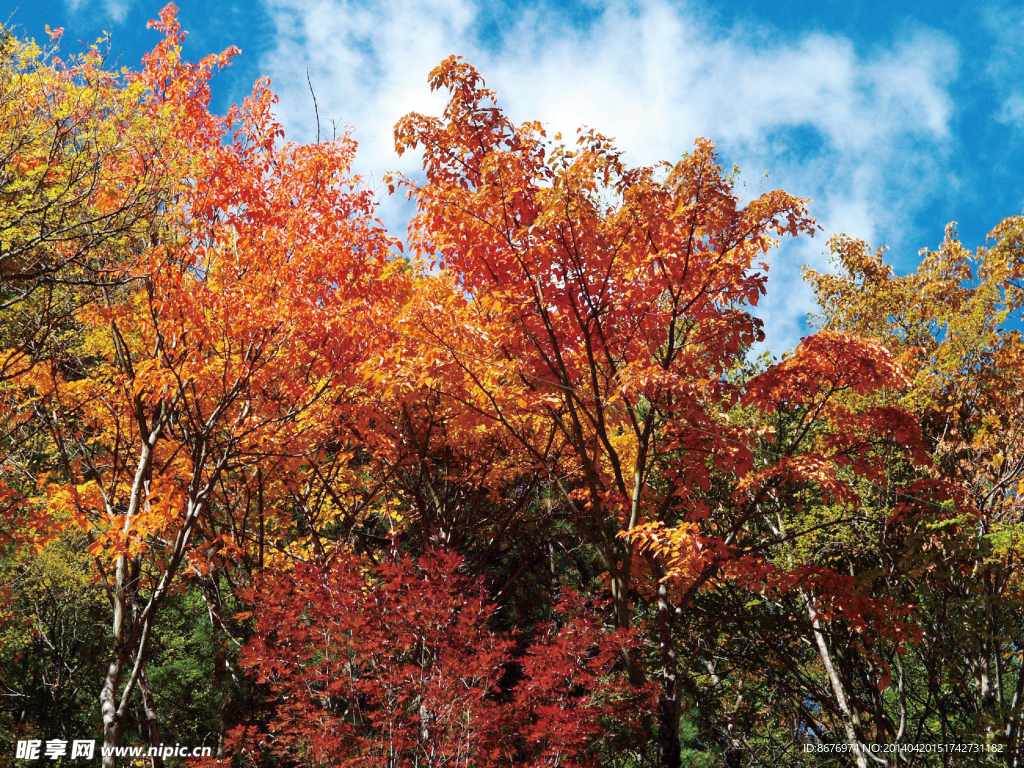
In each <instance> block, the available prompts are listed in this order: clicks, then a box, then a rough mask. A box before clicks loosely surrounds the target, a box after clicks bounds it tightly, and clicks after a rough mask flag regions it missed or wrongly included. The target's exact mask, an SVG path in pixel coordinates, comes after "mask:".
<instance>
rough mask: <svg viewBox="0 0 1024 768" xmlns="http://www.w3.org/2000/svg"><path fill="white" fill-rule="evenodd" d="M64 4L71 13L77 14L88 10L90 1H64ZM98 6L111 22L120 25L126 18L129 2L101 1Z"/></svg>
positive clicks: (116, 0) (117, 0) (125, 0)
mask: <svg viewBox="0 0 1024 768" xmlns="http://www.w3.org/2000/svg"><path fill="white" fill-rule="evenodd" d="M65 4H66V5H67V7H68V9H69V10H70V11H71V12H72V13H78V12H79V11H82V10H88V8H89V6H90V5H92V2H91V0H65ZM99 5H102V6H103V10H104V11H105V12H106V14H107V16H108V17H109V18H110V20H111V21H113V22H115V23H117V24H120V23H121V22H123V21H124V20H125V18H126V17H127V16H128V10H129V9H130V8H131V0H101V2H100V3H99Z"/></svg>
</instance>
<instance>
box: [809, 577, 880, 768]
mask: <svg viewBox="0 0 1024 768" xmlns="http://www.w3.org/2000/svg"><path fill="white" fill-rule="evenodd" d="M800 596H801V597H802V598H803V601H804V604H805V605H806V606H807V613H808V615H810V617H811V627H812V630H813V633H814V642H815V645H817V646H818V655H819V656H820V657H821V663H822V664H823V665H824V667H825V672H826V674H827V675H828V680H829V683H831V685H832V692H833V694H835V697H836V703H837V704H838V705H839V712H840V713H841V715H842V720H843V730H844V731H845V732H846V741H847V743H848V744H849V745H850V749H852V750H853V755H854V758H855V759H856V761H857V768H867V767H868V760H867V757H866V756H865V754H864V752H863V751H862V749H861V743H860V739H859V738H858V737H857V728H856V715H855V714H854V712H853V710H851V709H850V705H849V703H848V702H847V700H846V692H845V691H844V690H843V681H842V680H840V679H839V673H838V672H836V668H835V665H834V664H833V663H832V654H831V653H830V652H829V650H828V642H827V641H826V639H825V633H824V632H822V631H821V622H820V621H818V612H817V611H816V610H814V603H813V602H812V600H813V598H812V597H811V596H810V595H808V594H806V593H804V592H803V591H801V592H800Z"/></svg>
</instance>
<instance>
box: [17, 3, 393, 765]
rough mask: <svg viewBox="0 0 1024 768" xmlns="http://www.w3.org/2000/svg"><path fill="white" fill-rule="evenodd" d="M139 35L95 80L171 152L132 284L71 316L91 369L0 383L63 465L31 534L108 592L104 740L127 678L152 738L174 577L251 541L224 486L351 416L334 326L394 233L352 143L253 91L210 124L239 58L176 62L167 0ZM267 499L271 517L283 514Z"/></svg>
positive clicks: (290, 460) (122, 709)
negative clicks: (313, 127) (312, 131)
mask: <svg viewBox="0 0 1024 768" xmlns="http://www.w3.org/2000/svg"><path fill="white" fill-rule="evenodd" d="M156 27H157V29H158V30H160V31H161V32H162V33H163V34H164V40H163V41H162V42H161V43H160V44H159V45H158V46H157V47H156V48H155V49H154V51H153V52H152V53H150V54H148V55H147V57H146V59H145V61H144V67H143V68H142V70H140V71H139V72H138V73H128V74H125V75H124V77H123V80H121V81H119V80H116V79H113V78H109V79H106V80H103V79H101V80H100V84H101V85H102V86H103V87H105V88H108V89H112V90H115V91H116V90H117V89H125V90H127V91H128V92H130V93H131V94H132V98H134V99H135V100H137V101H138V102H139V105H140V106H139V108H140V110H142V111H144V112H145V113H146V115H145V118H146V119H149V120H152V121H155V122H158V123H162V124H163V125H164V126H165V128H164V133H165V135H166V136H167V137H168V141H169V142H170V145H169V146H166V147H159V148H156V149H153V151H154V153H155V154H156V155H157V156H158V157H159V159H160V160H161V162H162V163H163V174H164V175H165V178H164V183H165V185H166V188H165V191H164V198H163V203H162V210H161V211H160V216H159V218H158V219H156V220H154V221H153V222H151V224H150V227H151V228H150V236H149V238H148V239H147V240H146V241H145V242H144V243H141V244H136V245H137V246H138V247H139V248H140V250H138V251H137V252H136V253H134V254H133V259H132V271H131V272H130V274H129V278H130V279H128V280H126V281H124V282H123V284H122V285H119V286H116V287H115V288H113V289H110V290H106V291H105V292H104V294H103V297H102V299H103V300H102V301H100V302H92V303H89V304H87V305H84V306H83V307H81V308H80V309H79V310H78V311H77V313H76V319H77V321H78V322H80V323H81V325H82V335H81V337H80V338H79V339H78V350H77V351H78V355H79V356H80V357H83V358H88V359H90V360H91V361H93V364H91V365H90V366H88V367H78V368H71V369H69V368H68V367H66V366H60V365H57V364H51V365H48V366H44V367H40V366H36V367H34V368H32V369H30V370H28V371H26V372H25V373H24V374H23V375H21V376H18V377H16V378H15V379H14V380H12V381H11V382H9V384H10V388H9V390H8V392H9V396H10V397H11V398H12V399H13V400H14V401H16V402H20V403H22V404H28V405H29V406H30V408H31V413H32V416H33V417H34V419H35V424H36V425H39V424H41V425H42V428H43V430H44V431H45V433H46V434H47V435H48V440H49V450H50V451H52V453H53V454H54V455H55V456H56V457H58V463H59V471H58V472H55V473H53V474H50V475H45V476H41V477H40V478H39V479H38V496H37V497H36V499H35V500H34V501H33V502H32V503H33V504H35V505H36V506H37V508H38V510H39V514H38V516H37V519H38V521H39V523H38V528H39V530H40V537H41V539H44V538H45V537H46V536H52V535H53V533H54V532H56V531H60V530H61V529H66V528H70V527H77V528H81V529H83V530H85V531H86V532H87V533H88V536H89V541H90V542H91V544H90V547H89V551H90V554H91V555H92V556H93V557H94V558H95V563H96V567H97V569H98V572H99V575H100V578H101V581H102V582H103V584H104V587H105V589H106V592H107V595H108V597H109V599H110V603H111V607H112V618H111V644H110V654H109V665H108V670H107V673H106V679H105V681H104V683H103V685H102V689H101V691H100V692H99V699H100V704H101V710H102V716H103V723H104V743H105V744H106V745H107V746H112V745H116V744H117V743H118V740H119V738H120V731H121V724H122V722H123V720H124V718H125V714H126V711H127V707H128V706H129V703H130V702H131V700H132V698H133V696H134V695H135V692H136V691H137V690H138V691H141V696H142V701H143V704H144V707H145V709H146V712H147V718H148V720H149V730H150V732H149V740H150V741H151V742H156V743H158V742H159V741H160V737H159V728H158V726H159V722H158V716H157V713H156V712H155V709H154V704H153V696H152V691H151V688H150V685H149V681H148V678H147V667H146V653H147V644H148V641H149V638H150V636H151V633H152V632H153V627H154V623H155V622H156V621H157V617H158V615H159V612H160V610H161V606H162V605H163V604H164V602H165V600H166V599H167V597H168V595H169V594H170V593H171V591H172V590H174V589H175V584H176V583H178V582H179V581H180V579H181V578H182V577H183V576H187V575H191V576H194V577H197V578H200V577H203V576H204V575H205V574H208V573H209V571H210V569H211V568H214V567H217V566H220V565H224V564H226V563H230V562H231V561H232V558H235V557H237V554H238V552H239V551H240V550H241V548H242V547H244V546H246V544H247V543H248V541H247V539H246V538H245V536H246V535H247V534H244V533H243V531H247V530H248V528H247V523H246V519H243V518H242V517H239V518H238V519H237V522H236V524H235V525H234V526H231V525H225V524H223V522H221V521H223V520H224V518H231V517H233V516H235V515H236V514H237V515H245V514H246V513H247V511H248V510H247V508H246V507H245V505H244V504H241V503H240V499H239V498H238V497H237V496H236V495H235V494H233V493H232V490H233V489H237V488H238V487H240V484H241V485H244V483H241V481H240V478H246V477H250V478H251V477H253V476H255V475H260V474H262V472H263V471H266V472H268V473H280V475H281V477H280V478H279V482H278V484H277V485H276V486H274V487H275V488H278V489H284V488H288V487H289V486H291V485H294V484H295V483H296V482H297V480H296V479H295V476H294V472H295V470H296V468H297V467H298V466H299V465H300V464H302V463H303V461H304V460H305V459H306V458H308V457H309V456H310V455H314V456H315V455H317V454H319V453H322V452H323V451H324V450H326V449H327V448H328V447H329V446H331V445H335V444H336V443H337V436H338V431H339V429H340V428H341V425H342V423H343V422H344V421H345V420H346V418H349V417H350V416H351V414H349V416H346V412H345V406H346V405H347V404H350V400H351V398H350V397H347V396H346V395H345V389H346V383H347V382H349V381H350V380H351V378H352V375H353V374H352V371H353V368H354V366H355V364H356V363H357V362H358V361H359V360H360V359H361V358H362V356H363V355H364V354H365V353H366V351H367V350H368V349H372V347H373V345H374V343H375V340H374V337H373V336H372V335H368V334H366V333H364V332H358V333H353V332H351V328H350V327H349V326H347V325H346V322H347V320H348V319H349V318H351V317H355V318H358V317H360V316H365V317H371V318H372V317H375V316H377V314H378V313H385V312H386V307H387V305H388V303H389V302H391V301H393V300H395V299H396V298H398V297H399V296H400V295H401V287H400V281H399V280H398V278H397V276H398V275H399V274H400V270H399V269H398V268H396V267H395V266H394V265H393V263H392V262H391V259H390V246H391V240H390V239H388V238H387V237H386V236H385V235H384V234H383V232H382V230H381V227H380V226H379V224H378V223H377V222H376V221H375V220H374V219H373V218H372V198H371V196H370V194H369V193H368V192H366V191H365V190H363V189H361V188H360V187H359V185H358V180H357V179H355V178H353V177H351V176H350V175H349V174H348V166H349V164H350V162H351V158H352V155H353V152H354V144H353V143H352V142H351V140H349V139H348V138H347V137H343V138H340V139H338V140H336V141H334V142H331V143H329V144H323V145H316V146H308V147H303V146H296V145H290V144H281V142H280V139H281V130H280V127H279V126H278V125H276V124H275V123H274V122H273V119H272V114H271V108H272V105H273V103H274V96H273V95H272V94H271V93H270V91H269V90H268V89H267V87H266V83H265V82H261V83H258V84H257V87H256V89H255V91H254V93H253V95H252V97H251V98H250V99H247V100H246V102H245V104H244V105H243V106H242V107H240V108H234V109H232V110H231V111H230V112H229V114H228V115H227V116H226V117H223V118H221V117H216V116H214V115H212V114H211V113H210V112H209V111H208V101H209V88H208V85H207V82H208V80H209V78H210V77H211V75H212V74H213V72H214V71H216V69H217V68H219V67H221V66H224V65H225V64H226V63H227V62H228V60H229V59H230V57H231V55H232V54H233V53H234V51H232V50H229V51H226V52H225V53H223V54H220V55H218V56H211V57H207V58H206V59H204V60H203V61H202V62H201V63H199V64H187V63H185V62H183V60H182V58H181V43H182V41H183V38H184V33H182V32H181V30H180V27H179V25H178V24H177V22H176V20H175V17H174V8H173V6H168V8H167V9H165V10H164V11H163V12H162V14H161V19H160V21H159V22H158V23H157V24H156ZM289 472H291V473H293V474H292V476H291V477H289V476H288V473H289ZM266 501H267V503H268V504H269V505H271V506H270V507H269V510H268V514H271V515H273V514H274V513H275V512H279V513H280V514H281V515H286V514H287V512H286V510H284V509H283V506H282V505H281V504H278V503H277V499H275V498H269V499H266ZM279 519H280V518H279ZM253 522H255V521H253ZM283 527H284V528H287V525H283ZM277 544H278V545H279V546H280V547H284V546H288V545H290V546H295V547H297V548H299V549H301V548H302V547H303V546H305V544H304V542H303V541H296V540H294V539H290V540H289V541H288V542H285V541H283V540H278V542H277ZM112 761H113V758H112V757H108V758H105V763H106V764H111V763H112Z"/></svg>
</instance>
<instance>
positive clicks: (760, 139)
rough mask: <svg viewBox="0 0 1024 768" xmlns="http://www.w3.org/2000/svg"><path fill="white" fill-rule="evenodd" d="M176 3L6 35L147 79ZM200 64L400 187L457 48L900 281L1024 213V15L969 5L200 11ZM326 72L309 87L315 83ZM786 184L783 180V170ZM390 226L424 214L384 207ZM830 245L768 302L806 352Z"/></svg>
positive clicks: (194, 28)
mask: <svg viewBox="0 0 1024 768" xmlns="http://www.w3.org/2000/svg"><path fill="white" fill-rule="evenodd" d="M162 4H163V0H146V1H145V2H140V1H139V0H40V1H39V2H33V3H21V4H19V5H16V6H11V10H10V11H9V13H8V15H7V19H6V21H8V23H12V24H14V25H15V26H16V27H17V28H18V31H19V33H20V34H22V35H27V36H34V37H36V38H38V39H44V38H45V30H44V27H45V25H46V24H49V25H51V26H52V27H64V28H65V30H66V31H65V37H64V40H63V43H62V45H63V47H64V49H65V50H68V51H70V50H73V49H74V48H75V47H76V45H77V43H78V41H83V42H85V43H89V42H92V41H93V40H95V39H96V38H97V37H98V36H99V35H101V34H102V32H103V31H104V30H106V31H108V32H109V33H110V37H111V40H110V55H111V57H112V60H116V61H117V62H118V63H120V64H124V65H127V66H130V67H135V66H137V64H138V62H139V59H140V57H141V55H142V53H143V52H145V51H146V50H149V49H150V48H151V47H152V45H153V44H154V43H155V40H156V35H155V33H153V32H151V31H147V30H146V26H145V22H146V20H148V19H150V18H154V17H155V16H156V15H157V12H158V11H159V8H160V7H161V5H162ZM179 5H180V6H181V11H180V14H179V19H180V20H181V23H182V26H183V27H184V28H185V29H187V30H189V33H190V35H189V41H188V44H187V45H186V48H185V54H186V56H187V57H188V58H189V59H192V60H198V59H199V58H200V57H201V56H203V55H205V54H207V53H210V52H219V51H221V50H223V49H225V48H226V47H228V46H230V45H237V46H238V47H240V48H241V49H242V54H241V55H240V56H238V57H236V58H235V59H234V61H233V62H232V65H231V67H230V68H229V69H228V70H227V71H226V72H223V73H221V74H219V75H218V76H217V77H216V78H215V79H214V81H213V89H214V104H213V106H214V108H215V109H216V110H218V111H223V110H225V109H226V108H227V107H228V105H229V104H231V103H233V102H237V101H239V100H240V99H241V98H243V97H244V96H245V95H246V94H247V93H248V92H249V91H250V89H251V86H252V83H253V81H255V80H256V78H257V77H259V76H261V75H269V76H270V78H271V80H272V83H273V85H272V87H273V89H274V91H275V92H276V93H278V94H279V96H280V103H279V105H278V115H279V118H280V119H281V121H282V122H283V123H284V125H285V128H286V131H287V134H288V136H289V138H292V139H295V140H300V141H301V140H313V139H315V137H316V132H317V121H316V112H315V111H314V105H313V99H312V97H311V95H310V88H311V86H312V90H313V91H314V92H315V93H316V98H317V103H318V107H319V118H320V132H321V135H322V136H323V135H326V136H327V137H328V138H329V137H330V136H331V135H333V134H334V132H335V130H337V129H341V128H343V127H344V126H351V127H352V128H353V135H354V137H355V139H356V140H357V141H358V142H359V154H358V157H357V161H356V169H357V170H358V171H359V172H360V173H362V174H363V175H364V176H366V177H367V179H368V180H369V181H371V183H373V184H374V185H376V186H379V187H381V191H382V192H383V191H384V190H383V187H382V186H381V184H380V180H381V177H382V175H383V173H385V172H386V171H388V170H393V169H400V170H403V171H405V172H407V173H410V174H412V175H414V176H415V175H416V174H417V173H418V168H419V161H418V158H417V157H414V156H407V157H404V158H401V159H399V158H398V157H397V155H396V154H395V152H394V146H393V139H392V127H393V126H394V123H395V122H396V120H398V118H399V117H401V116H402V115H403V114H405V113H406V112H408V111H410V110H416V111H421V112H427V113H431V114H437V113H438V111H439V110H440V107H441V105H442V103H443V102H442V100H441V96H440V95H439V94H431V93H430V91H429V89H428V87H427V83H426V79H427V73H428V72H429V71H430V70H431V69H432V68H433V67H434V66H436V65H437V64H438V62H440V61H441V60H442V59H444V58H445V57H446V56H448V55H450V54H453V53H455V54H459V55H463V56H465V57H466V59H467V60H469V61H470V62H472V63H473V64H474V65H475V66H477V67H478V68H479V69H480V71H481V72H482V74H483V75H484V76H485V77H486V78H487V82H488V84H489V86H490V87H491V88H493V89H494V90H495V91H497V93H498V97H499V100H500V103H501V104H502V106H503V107H504V108H505V109H507V110H508V113H509V115H510V116H511V117H512V118H513V119H514V120H533V119H540V120H542V121H544V122H545V123H546V124H547V125H548V126H549V128H550V132H551V133H552V134H553V133H555V132H556V131H561V132H562V133H563V134H564V135H566V136H568V137H571V136H572V135H573V134H574V132H575V130H576V129H577V128H578V127H579V126H580V125H584V124H585V125H587V126H590V127H593V128H595V129H596V130H599V131H601V132H602V133H604V134H606V135H610V136H614V137H616V139H617V144H618V146H620V147H621V148H622V149H623V150H625V152H626V159H627V161H628V162H631V163H633V164H648V163H652V162H656V161H658V160H662V159H669V160H675V159H677V158H678V157H679V156H680V155H681V154H682V153H683V152H684V151H686V150H687V149H689V148H690V147H691V146H692V145H693V140H694V139H695V138H697V137H699V136H706V137H708V138H711V139H712V140H714V141H715V142H716V144H717V146H718V148H719V150H720V152H721V153H722V159H723V160H724V162H725V164H726V167H729V166H731V165H732V164H733V163H735V164H737V165H738V166H739V168H740V170H741V172H742V176H741V179H743V180H744V181H745V183H746V184H747V190H745V191H744V194H743V195H742V196H743V198H744V199H747V200H749V199H753V198H754V197H756V196H757V195H758V194H760V192H762V191H764V187H767V186H770V187H780V188H783V189H786V190H788V191H790V192H792V193H793V194H796V195H799V196H801V197H809V198H812V199H813V203H812V205H811V213H812V214H813V215H815V216H816V217H817V219H818V221H819V223H820V224H821V225H822V227H823V228H824V230H825V232H824V234H826V235H830V234H832V233H835V232H846V233H849V234H851V235H853V236H856V237H861V238H864V239H866V240H868V241H870V242H872V243H873V244H877V245H887V246H889V247H890V248H891V249H892V252H891V254H890V256H891V258H892V260H893V262H894V263H895V264H896V266H897V268H898V270H900V271H908V270H910V269H912V268H914V267H915V266H916V263H917V259H918V256H917V251H918V249H919V248H920V247H921V246H925V245H926V246H930V247H935V246H937V245H938V243H939V242H940V241H941V239H942V233H943V228H944V227H945V225H946V223H947V222H949V221H957V222H958V224H959V232H960V234H961V236H962V237H963V239H964V242H965V244H966V245H968V246H969V247H973V246H976V245H980V244H982V243H983V242H984V240H985V236H986V234H987V232H988V229H989V228H990V227H991V226H992V223H993V222H995V221H998V220H999V219H1000V218H1002V217H1004V216H1009V215H1012V214H1016V213H1019V212H1020V211H1021V209H1022V207H1024V189H1022V185H1021V181H1020V180H1021V178H1022V174H1021V173H1020V171H1021V170H1022V168H1024V85H1022V84H1021V81H1020V78H1019V76H1018V74H1019V72H1020V71H1021V67H1022V66H1024V10H1022V9H1021V8H1020V7H1019V6H1016V5H1014V4H1012V3H1009V2H1000V1H999V0H992V1H984V2H978V3H972V4H954V3H941V2H939V3H934V2H932V3H925V2H905V3H899V4H896V5H894V4H890V3H882V2H858V3H853V4H850V3H840V2H837V1H835V0H826V1H825V2H820V1H818V2H810V1H809V0H780V2H774V3H770V4H766V3H758V2H754V0H739V1H738V2H730V3H714V2H692V3H682V2H668V1H667V0H651V1H649V2H640V3H614V2H599V1H596V0H595V1H594V2H552V3H545V2H510V3H486V2H481V1H476V2H474V0H436V1H431V2H420V1H415V2H414V1H413V0H387V1H386V2H374V3H368V2H367V3H364V2H352V1H350V0H316V1H315V2H305V1H304V0H260V2H256V3H255V4H253V3H250V2H241V0H227V1H226V2H223V3H218V4H217V5H216V10H215V11H214V10H213V9H212V7H211V6H210V5H208V4H207V3H203V2H196V1H195V0H182V2H180V3H179ZM307 75H308V81H307ZM766 171H767V172H768V174H769V175H768V177H767V178H766V177H765V172H766ZM381 197H382V204H383V208H382V214H383V217H384V219H385V221H386V222H387V224H388V226H389V228H390V229H391V230H392V231H394V232H396V233H398V232H401V231H403V230H404V228H405V225H406V223H407V221H408V219H409V217H410V215H411V213H412V208H411V205H410V204H408V203H406V202H405V201H404V200H401V199H400V196H399V197H396V198H390V199H389V198H388V196H387V195H386V194H382V195H381ZM826 250H827V249H826V238H815V239H813V240H811V239H804V240H801V241H797V242H793V243H789V244H786V245H784V246H783V247H782V248H781V249H780V250H779V251H777V252H776V253H775V254H774V255H773V256H772V268H773V270H772V277H774V278H775V280H777V281H779V282H785V283H786V285H787V287H786V290H776V291H769V292H768V296H767V298H766V301H765V303H764V304H763V305H762V306H761V307H760V308H759V313H760V315H761V316H762V317H763V318H764V319H765V321H766V325H767V332H768V342H767V343H768V345H769V346H771V347H772V348H773V349H775V350H776V351H781V350H782V349H784V348H787V347H792V346H793V345H794V344H795V343H796V342H797V340H798V339H799V337H800V336H801V335H803V334H804V333H805V332H806V319H805V318H806V313H807V312H808V311H811V310H812V309H813V297H812V294H811V291H810V288H809V287H808V286H807V285H806V284H804V283H803V282H802V281H801V280H800V277H799V273H800V269H801V267H802V266H803V265H804V264H810V265H811V266H812V267H814V268H817V269H822V268H826V267H827V263H828V262H827V256H826V255H825V251H826Z"/></svg>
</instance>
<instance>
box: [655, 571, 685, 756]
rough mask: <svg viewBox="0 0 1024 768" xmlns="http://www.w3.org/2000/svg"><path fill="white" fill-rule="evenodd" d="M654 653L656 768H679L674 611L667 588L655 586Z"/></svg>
mask: <svg viewBox="0 0 1024 768" xmlns="http://www.w3.org/2000/svg"><path fill="white" fill-rule="evenodd" d="M657 621H658V650H659V652H660V655H661V691H660V692H659V694H658V768H680V766H681V765H682V757H681V755H680V747H679V719H680V715H681V709H680V701H679V690H680V686H679V663H678V659H677V658H676V646H675V640H674V638H673V637H672V630H673V628H674V625H675V609H674V608H673V606H672V604H671V602H670V601H669V599H668V587H667V585H666V584H665V583H664V582H661V583H659V584H658V604H657Z"/></svg>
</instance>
